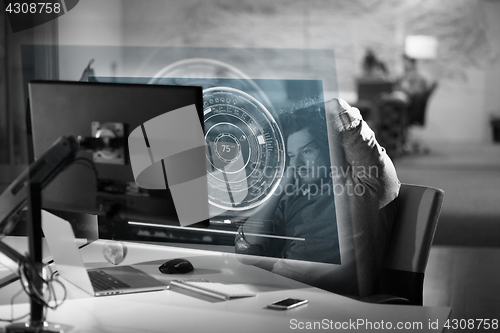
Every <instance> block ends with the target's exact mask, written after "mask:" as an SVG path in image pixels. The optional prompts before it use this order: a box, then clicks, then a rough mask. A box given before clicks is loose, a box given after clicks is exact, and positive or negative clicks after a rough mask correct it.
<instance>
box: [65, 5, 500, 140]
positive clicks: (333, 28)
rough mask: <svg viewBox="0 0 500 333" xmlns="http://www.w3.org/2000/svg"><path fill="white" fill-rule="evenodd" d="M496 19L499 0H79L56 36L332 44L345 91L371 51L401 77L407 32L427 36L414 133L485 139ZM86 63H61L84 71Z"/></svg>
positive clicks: (138, 41)
mask: <svg viewBox="0 0 500 333" xmlns="http://www.w3.org/2000/svg"><path fill="white" fill-rule="evenodd" d="M498 17H500V2H499V1H494V0H481V1H475V0H458V1H457V0H444V1H443V0H441V1H438V0H427V1H416V0H402V1H400V0H398V1H396V0H392V1H375V0H372V1H366V0H363V1H361V0H356V1H313V2H310V1H302V0H301V1H289V0H286V1H285V0H274V1H272V2H269V1H264V0H243V1H231V0H210V1H207V0H205V1H201V0H185V1H164V0H148V1H135V0H122V1H119V0H107V1H104V2H103V1H99V0H85V1H81V2H80V4H79V5H78V8H77V9H76V10H73V11H71V12H70V13H68V14H67V15H65V16H63V17H61V18H60V20H59V42H60V44H72V45H75V44H81V45H127V46H201V47H236V48H300V49H333V50H334V51H335V55H336V57H335V59H332V61H335V63H336V66H337V71H338V77H337V80H338V82H339V87H340V90H341V94H345V95H346V96H351V93H352V92H353V91H354V90H355V86H354V79H355V77H356V75H357V74H358V73H359V72H360V64H361V59H362V57H363V55H364V52H365V49H366V48H367V47H370V48H372V49H374V50H375V51H376V52H377V54H378V56H379V57H380V58H381V59H382V60H384V61H385V62H386V63H387V65H388V67H389V70H390V71H391V73H392V74H393V75H394V76H397V75H399V74H400V73H401V71H402V68H401V61H400V59H401V58H400V57H401V54H402V52H403V45H404V36H405V35H408V34H427V35H433V36H436V37H438V39H439V50H438V52H439V57H438V59H436V60H433V61H426V62H424V63H421V64H420V67H421V70H422V71H423V72H424V74H425V75H426V76H428V77H429V79H431V80H437V81H439V88H438V90H437V91H436V93H435V95H434V96H433V98H432V100H431V102H430V105H429V118H428V120H429V121H428V125H427V127H426V128H425V129H424V130H422V131H420V133H419V135H420V136H423V137H425V138H426V140H427V141H429V140H430V141H455V142H489V141H491V131H490V128H489V117H490V114H491V113H497V114H500V96H499V94H498V93H497V92H496V90H497V87H498V86H499V85H500V40H499V39H498V36H499V35H500V23H499V20H497V18H498ZM87 61H88V59H83V57H82V59H81V60H80V62H79V63H78V66H76V65H75V64H71V65H75V66H70V64H65V63H61V67H62V68H64V67H73V68H74V71H76V68H78V70H80V71H81V69H82V68H83V67H84V66H85V65H86V63H85V62H87ZM113 61H115V62H116V63H115V64H114V65H113ZM314 65H315V64H311V66H314ZM113 66H114V67H113ZM95 67H96V70H98V71H99V72H100V74H101V75H107V74H108V73H109V74H111V72H113V71H115V73H117V74H118V75H119V74H120V72H124V71H126V70H127V69H124V68H120V59H119V56H116V60H110V59H105V61H99V59H97V61H96V63H95ZM64 73H66V71H64V70H62V71H61V74H62V75H64ZM72 75H73V77H76V75H77V74H76V72H75V73H72ZM68 78H69V77H68Z"/></svg>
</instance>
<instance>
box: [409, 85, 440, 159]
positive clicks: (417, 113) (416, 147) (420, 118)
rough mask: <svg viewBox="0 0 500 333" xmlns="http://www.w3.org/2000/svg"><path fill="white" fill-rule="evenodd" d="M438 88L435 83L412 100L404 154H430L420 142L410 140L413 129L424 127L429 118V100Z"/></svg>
mask: <svg viewBox="0 0 500 333" xmlns="http://www.w3.org/2000/svg"><path fill="white" fill-rule="evenodd" d="M437 87H438V83H437V82H433V83H432V84H431V85H430V86H429V87H428V88H427V90H425V91H424V92H423V93H422V94H420V95H418V96H413V97H412V98H410V103H409V105H408V109H407V116H406V124H405V128H404V140H405V142H404V147H403V148H404V152H405V153H419V152H423V153H428V152H429V148H428V147H427V146H426V145H425V144H423V143H419V142H418V141H415V140H411V138H408V136H409V131H410V129H411V127H415V126H419V127H424V126H425V121H426V116H427V104H428V103H429V99H430V97H431V96H432V94H433V93H434V91H435V90H436V88H437Z"/></svg>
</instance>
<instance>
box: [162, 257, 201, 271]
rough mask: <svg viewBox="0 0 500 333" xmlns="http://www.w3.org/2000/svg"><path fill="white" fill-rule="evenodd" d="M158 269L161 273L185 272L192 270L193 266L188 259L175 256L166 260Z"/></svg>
mask: <svg viewBox="0 0 500 333" xmlns="http://www.w3.org/2000/svg"><path fill="white" fill-rule="evenodd" d="M158 269H159V270H160V272H162V273H163V274H186V273H189V272H192V271H193V269H194V267H193V264H191V263H190V262H189V260H187V259H182V258H176V259H170V260H168V261H166V262H165V263H163V264H162V265H161V266H160V267H158Z"/></svg>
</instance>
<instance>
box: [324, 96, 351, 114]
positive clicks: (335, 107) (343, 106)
mask: <svg viewBox="0 0 500 333" xmlns="http://www.w3.org/2000/svg"><path fill="white" fill-rule="evenodd" d="M350 108H351V106H350V105H349V103H347V102H346V101H344V100H343V99H341V98H332V99H331V100H329V101H326V102H325V111H326V114H327V116H328V115H330V116H332V117H336V116H338V115H339V113H341V112H345V111H348V110H349V109H350Z"/></svg>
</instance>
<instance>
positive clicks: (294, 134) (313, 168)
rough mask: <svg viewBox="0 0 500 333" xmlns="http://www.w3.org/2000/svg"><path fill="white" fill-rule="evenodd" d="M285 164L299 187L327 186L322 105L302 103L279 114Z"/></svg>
mask: <svg viewBox="0 0 500 333" xmlns="http://www.w3.org/2000/svg"><path fill="white" fill-rule="evenodd" d="M279 121H280V126H281V128H282V131H283V138H284V140H285V145H286V154H287V160H288V164H289V165H290V166H291V167H293V168H294V169H295V175H296V177H297V178H298V179H299V180H300V181H301V183H303V184H312V183H315V184H320V183H321V180H323V184H325V183H328V181H329V173H330V154H329V149H328V132H327V127H326V119H325V111H324V103H322V102H319V103H318V102H315V101H312V100H306V101H303V102H302V103H300V104H299V105H294V106H293V107H292V108H291V109H290V110H287V111H284V112H282V113H281V114H280V118H279Z"/></svg>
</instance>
